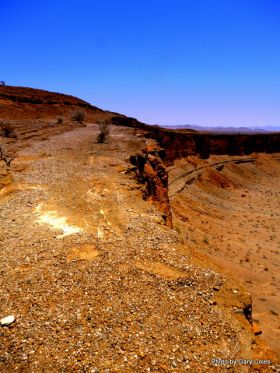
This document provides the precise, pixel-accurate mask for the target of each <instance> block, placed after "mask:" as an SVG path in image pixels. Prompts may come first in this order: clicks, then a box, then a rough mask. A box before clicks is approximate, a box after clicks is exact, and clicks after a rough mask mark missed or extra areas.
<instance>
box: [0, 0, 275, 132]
mask: <svg viewBox="0 0 280 373" xmlns="http://www.w3.org/2000/svg"><path fill="white" fill-rule="evenodd" d="M0 16H1V22H0V40H1V44H0V80H5V81H6V83H7V84H9V85H19V86H29V87H35V88H42V89H47V90H52V91H58V92H63V93H69V94H72V95H74V96H78V97H80V98H83V99H85V100H86V101H89V102H91V103H92V104H94V105H97V106H99V107H101V108H103V109H107V110H112V111H117V112H120V113H123V114H126V115H129V116H134V117H137V118H138V119H139V120H142V121H145V122H147V123H154V124H155V123H158V124H169V125H172V124H176V125H178V124H187V123H188V124H196V125H224V126H226V125H228V126H230V125H235V126H240V125H251V126H260V125H280V1H279V0H55V1H54V0H0Z"/></svg>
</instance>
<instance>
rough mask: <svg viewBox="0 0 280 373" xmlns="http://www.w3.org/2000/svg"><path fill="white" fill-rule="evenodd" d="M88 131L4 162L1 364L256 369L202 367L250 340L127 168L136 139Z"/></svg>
mask: <svg viewBox="0 0 280 373" xmlns="http://www.w3.org/2000/svg"><path fill="white" fill-rule="evenodd" d="M96 134H97V129H96V127H95V126H88V127H85V128H78V129H75V130H73V131H70V132H67V133H64V134H60V135H57V136H53V137H52V138H50V139H48V140H46V141H42V142H38V143H35V142H34V144H33V145H32V146H30V147H29V148H28V149H27V148H26V149H24V150H22V151H21V153H19V154H18V157H17V158H16V159H15V160H14V161H13V178H14V184H13V185H12V187H10V189H9V187H7V188H6V189H4V192H3V190H2V195H1V196H0V198H1V199H0V213H1V233H0V242H1V251H0V256H1V258H0V272H1V279H0V289H1V291H0V317H1V318H2V317H5V316H7V315H14V316H15V318H16V320H15V322H14V323H12V324H11V325H10V326H9V327H2V328H1V329H0V340H1V351H0V354H1V355H0V370H1V371H3V372H15V371H19V372H173V371H174V372H187V371H190V372H194V371H196V372H205V371H213V372H219V371H221V372H223V371H229V372H247V371H255V370H254V368H249V367H247V366H246V365H244V366H241V365H240V366H237V367H234V366H215V365H213V364H212V362H211V360H212V358H222V359H229V358H231V359H234V358H244V359H249V358H251V357H252V356H253V355H252V348H251V346H252V343H254V340H253V337H252V335H251V334H250V333H249V331H248V330H247V329H248V327H246V325H245V324H246V321H244V324H242V323H240V321H238V319H237V318H236V316H235V315H234V314H233V313H232V312H231V310H230V309H228V310H226V309H225V308H224V307H223V306H222V305H220V304H219V302H216V301H215V296H216V294H217V293H219V292H220V291H222V289H223V287H224V286H225V280H224V278H222V277H221V276H220V275H218V274H216V273H214V272H213V271H210V270H207V269H204V270H202V269H199V268H197V267H194V266H193V265H190V263H189V260H188V257H187V256H186V255H182V254H179V252H178V250H177V249H176V248H177V247H178V246H180V245H181V244H182V243H181V241H180V235H179V234H178V233H177V232H176V231H174V230H171V229H168V228H166V227H165V226H164V224H163V220H162V218H161V215H160V213H159V212H158V211H157V210H156V209H155V207H154V206H153V205H152V204H150V203H149V202H145V201H143V200H142V198H141V190H140V189H139V186H138V185H137V184H136V182H135V181H134V180H132V179H131V178H130V177H129V175H127V174H126V173H125V170H126V167H127V164H128V158H129V155H131V154H134V153H135V152H136V151H139V149H140V148H141V147H142V146H143V143H144V140H143V138H141V137H140V136H139V137H136V136H134V130H132V129H128V128H117V129H116V128H114V129H112V131H111V137H110V140H109V142H108V144H96V143H95V138H96ZM244 325H245V326H244ZM262 371H265V368H263V369H262ZM267 371H269V370H267Z"/></svg>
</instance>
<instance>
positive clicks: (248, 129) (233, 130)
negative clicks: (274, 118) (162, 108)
mask: <svg viewBox="0 0 280 373" xmlns="http://www.w3.org/2000/svg"><path fill="white" fill-rule="evenodd" d="M161 127H164V128H170V129H176V130H184V129H186V130H189V129H193V130H196V131H199V132H219V133H250V134H251V133H267V132H279V131H280V126H262V127H221V126H215V127H209V126H196V125H191V124H183V125H178V126H174V125H170V126H168V125H161Z"/></svg>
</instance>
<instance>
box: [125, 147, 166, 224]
mask: <svg viewBox="0 0 280 373" xmlns="http://www.w3.org/2000/svg"><path fill="white" fill-rule="evenodd" d="M161 156H163V150H162V149H160V148H159V147H158V146H157V145H156V144H153V145H152V146H148V147H147V148H146V149H145V150H143V152H142V154H137V155H135V156H131V157H130V163H131V164H132V165H133V166H134V167H133V168H131V169H130V170H131V171H133V172H135V176H136V178H137V180H138V181H139V182H140V183H141V184H143V198H144V199H145V200H152V201H153V202H154V203H155V204H156V206H157V207H158V209H159V210H160V211H161V212H162V218H163V220H164V221H165V223H166V225H167V226H169V227H172V214H171V210H170V204H169V197H168V174H167V171H166V169H165V166H164V163H163V161H162V158H161Z"/></svg>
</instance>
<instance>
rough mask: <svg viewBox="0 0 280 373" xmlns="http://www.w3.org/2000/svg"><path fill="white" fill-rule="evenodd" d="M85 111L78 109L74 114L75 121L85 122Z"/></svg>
mask: <svg viewBox="0 0 280 373" xmlns="http://www.w3.org/2000/svg"><path fill="white" fill-rule="evenodd" d="M85 116H86V115H85V112H84V111H83V110H77V111H75V112H74V113H73V115H72V120H73V121H74V122H78V123H83V121H84V120H85Z"/></svg>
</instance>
